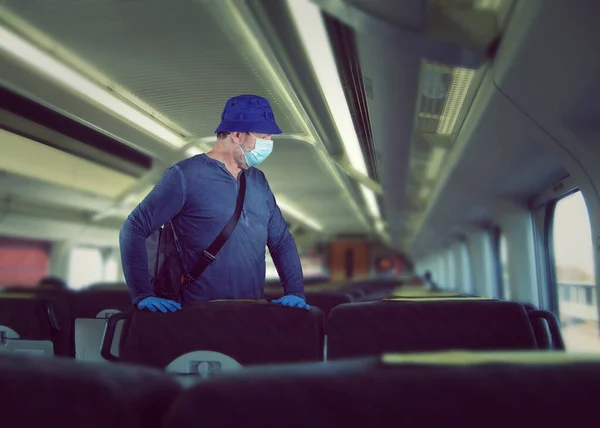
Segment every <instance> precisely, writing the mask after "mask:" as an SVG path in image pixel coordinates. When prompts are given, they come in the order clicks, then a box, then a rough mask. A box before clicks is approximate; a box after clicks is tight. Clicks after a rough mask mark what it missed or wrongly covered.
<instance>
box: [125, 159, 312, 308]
mask: <svg viewBox="0 0 600 428" xmlns="http://www.w3.org/2000/svg"><path fill="white" fill-rule="evenodd" d="M245 174H246V198H245V201H244V208H243V211H242V214H241V216H240V219H239V222H238V224H237V226H236V228H235V230H234V231H233V233H232V234H231V236H230V238H229V240H228V241H227V242H226V243H225V245H224V246H223V247H222V248H221V250H220V251H219V253H218V254H217V257H216V259H215V261H214V262H213V263H212V264H211V265H209V266H208V267H207V268H206V270H205V271H204V272H203V274H202V275H201V276H200V278H198V279H197V280H196V282H195V283H193V284H190V286H189V287H188V288H187V289H186V290H185V292H184V294H183V296H182V300H183V302H184V303H185V302H202V301H208V300H216V299H261V298H262V296H263V292H264V284H265V270H266V263H265V255H266V247H268V248H269V252H270V253H271V256H272V258H273V262H274V263H275V267H276V268H277V272H278V273H279V276H280V279H281V282H282V284H283V287H284V290H285V294H286V295H287V294H293V295H296V296H300V297H304V279H303V275H302V267H301V264H300V257H299V255H298V250H297V248H296V243H295V242H294V239H293V237H292V235H291V233H290V232H289V230H288V228H287V224H286V222H285V220H284V218H283V215H282V214H281V211H280V209H279V207H278V206H277V203H276V201H275V197H274V195H273V192H272V191H271V189H270V187H269V184H268V182H267V179H266V177H265V175H264V173H263V172H262V171H260V170H258V169H256V168H250V169H248V170H246V171H245ZM238 189H239V181H238V180H236V178H234V176H233V175H232V174H231V173H230V172H229V171H228V170H227V168H226V167H225V165H224V164H223V163H222V162H219V161H217V160H215V159H212V158H210V157H209V156H207V155H205V154H202V155H197V156H194V157H192V158H189V159H186V160H183V161H181V162H178V163H176V164H175V165H173V166H171V167H170V168H169V169H167V171H166V172H165V173H164V175H163V176H162V178H161V179H160V181H159V182H158V183H157V185H156V186H155V187H154V188H153V190H152V191H151V192H150V193H149V194H148V195H147V196H146V198H144V200H143V201H142V202H141V203H140V204H139V205H138V206H137V207H136V208H135V209H134V210H133V211H132V212H131V214H130V215H129V216H128V218H127V220H126V221H125V223H124V224H123V227H122V228H121V232H120V235H119V241H120V246H121V260H122V264H123V273H124V275H125V281H126V282H127V286H128V287H129V291H130V294H131V297H132V301H133V304H134V305H135V304H137V303H138V302H139V301H141V300H142V299H144V298H146V297H148V296H153V295H154V293H153V289H152V285H151V284H150V272H149V269H148V255H147V253H146V239H147V238H148V237H149V236H150V235H151V234H152V233H153V232H155V231H156V230H158V229H159V228H160V227H161V226H162V225H163V224H165V223H167V222H168V221H169V220H171V219H172V223H173V227H174V228H175V232H176V233H177V236H178V237H179V240H180V242H181V246H182V251H183V253H184V257H183V263H184V266H185V268H186V269H191V267H192V266H193V265H194V263H195V262H196V261H197V260H198V258H199V256H200V254H201V253H202V251H204V250H205V249H206V248H207V247H208V246H209V245H210V244H211V243H212V242H213V240H214V239H215V238H216V237H217V235H218V234H219V233H220V232H221V231H222V230H223V227H224V226H225V224H226V223H227V222H228V221H229V219H230V218H231V216H232V215H233V212H234V210H235V206H236V200H237V194H238Z"/></svg>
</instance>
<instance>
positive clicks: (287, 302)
mask: <svg viewBox="0 0 600 428" xmlns="http://www.w3.org/2000/svg"><path fill="white" fill-rule="evenodd" d="M271 302H273V303H276V304H278V305H281V306H288V307H290V308H300V309H306V310H307V311H310V305H308V304H307V303H306V300H304V299H303V298H302V297H298V296H293V295H290V296H283V297H282V298H281V299H277V300H271Z"/></svg>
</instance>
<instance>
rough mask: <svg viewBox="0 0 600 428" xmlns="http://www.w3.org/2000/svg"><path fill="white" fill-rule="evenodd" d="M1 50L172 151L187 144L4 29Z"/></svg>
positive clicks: (0, 41) (100, 87)
mask: <svg viewBox="0 0 600 428" xmlns="http://www.w3.org/2000/svg"><path fill="white" fill-rule="evenodd" d="M0 50H4V51H6V52H7V53H9V54H10V55H12V56H14V57H16V58H18V59H19V60H21V61H23V62H25V63H27V64H29V65H30V66H32V67H34V68H35V69H36V70H37V71H39V72H41V73H44V74H46V75H47V76H48V77H50V78H52V79H54V80H55V81H58V82H60V83H61V84H63V85H65V86H66V87H68V88H70V89H71V90H74V91H76V92H78V93H80V94H82V95H84V96H85V97H87V98H88V99H90V100H91V101H93V102H95V103H97V104H100V105H101V106H103V107H105V108H107V109H108V110H110V111H112V112H113V113H116V114H118V115H119V116H121V117H122V118H124V119H126V120H128V121H129V122H131V123H132V124H134V125H136V126H138V127H139V128H141V129H143V130H145V131H146V132H149V133H150V134H152V135H154V136H156V137H158V138H160V139H161V140H162V141H164V142H165V143H168V144H169V145H171V146H172V147H175V148H181V147H183V146H184V145H185V144H186V141H185V140H184V139H183V137H182V136H181V135H179V134H177V133H175V132H173V131H172V130H171V129H169V128H167V127H166V126H165V125H164V124H162V123H160V122H158V121H156V120H155V119H153V118H152V117H150V115H148V114H147V113H145V112H144V111H142V110H140V109H138V108H136V107H134V106H132V105H131V104H129V103H128V102H126V101H124V100H123V99H121V98H119V97H118V96H116V95H114V92H112V91H110V89H108V88H106V87H104V86H101V85H99V84H97V83H95V82H93V81H91V80H90V79H88V78H86V77H84V76H83V75H82V74H80V73H78V72H77V71H75V70H74V69H72V68H69V67H68V66H67V65H65V64H63V63H62V62H60V61H58V60H57V59H56V58H54V57H52V56H51V55H49V54H48V53H46V52H44V51H43V50H41V49H39V48H38V47H36V46H34V45H32V44H31V43H29V42H27V41H26V40H24V39H22V38H20V37H18V36H17V35H15V34H14V33H12V32H10V31H8V30H7V29H6V28H3V27H0Z"/></svg>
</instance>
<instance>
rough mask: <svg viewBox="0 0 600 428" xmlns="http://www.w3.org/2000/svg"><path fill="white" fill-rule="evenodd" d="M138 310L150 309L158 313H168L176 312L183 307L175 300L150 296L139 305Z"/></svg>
mask: <svg viewBox="0 0 600 428" xmlns="http://www.w3.org/2000/svg"><path fill="white" fill-rule="evenodd" d="M137 307H138V309H148V310H149V311H151V312H156V310H157V309H158V310H159V311H161V312H163V313H167V311H171V312H176V311H179V310H181V305H180V304H179V303H177V302H176V301H174V300H167V299H161V298H160V297H154V296H149V297H146V298H145V299H143V300H141V301H140V302H139V303H138V304H137Z"/></svg>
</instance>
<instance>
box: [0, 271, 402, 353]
mask: <svg viewBox="0 0 600 428" xmlns="http://www.w3.org/2000/svg"><path fill="white" fill-rule="evenodd" d="M390 284H391V283H389V284H386V283H377V282H374V283H370V282H368V281H363V282H356V283H350V284H348V283H339V284H328V285H326V286H308V287H307V292H306V294H307V299H308V300H309V302H310V303H311V304H312V305H313V306H316V307H318V308H320V309H321V310H322V311H323V312H324V313H325V316H327V315H328V314H329V312H330V311H331V310H332V309H333V308H334V307H335V306H337V305H339V304H343V303H350V302H352V301H354V295H360V296H366V295H367V294H372V293H371V291H377V290H379V291H378V292H379V293H382V292H383V291H381V290H390V289H391V288H392V285H390ZM397 284H398V283H397V282H394V283H393V286H397ZM280 290H281V286H279V289H275V288H268V289H267V290H266V291H265V297H264V298H265V299H266V300H273V299H276V298H278V297H281V291H280ZM334 290H342V291H343V292H340V291H334ZM359 290H360V292H359ZM131 308H132V306H131V300H130V297H129V293H128V291H127V287H126V285H125V284H118V283H117V284H96V285H94V286H92V287H90V288H88V289H86V290H82V291H75V292H73V291H68V290H54V289H44V288H36V289H24V288H12V289H11V288H8V289H5V290H3V291H2V292H0V342H1V343H5V344H6V343H7V340H9V342H8V344H9V345H10V346H13V345H14V346H17V345H18V346H19V347H21V348H22V347H24V346H26V345H28V344H27V343H26V341H27V340H33V341H37V342H44V343H41V344H40V343H37V344H33V345H34V347H35V346H38V347H39V346H42V348H44V349H48V348H49V351H48V352H50V353H55V354H56V355H60V356H68V357H73V356H77V357H78V358H85V359H94V360H100V359H101V358H100V341H101V338H102V335H103V334H104V327H105V321H104V320H105V318H107V317H108V316H110V315H112V314H114V313H117V312H122V311H129V310H131ZM14 339H22V340H20V341H19V342H18V343H16V342H14ZM32 351H33V350H32Z"/></svg>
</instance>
